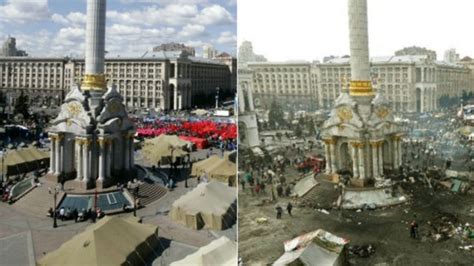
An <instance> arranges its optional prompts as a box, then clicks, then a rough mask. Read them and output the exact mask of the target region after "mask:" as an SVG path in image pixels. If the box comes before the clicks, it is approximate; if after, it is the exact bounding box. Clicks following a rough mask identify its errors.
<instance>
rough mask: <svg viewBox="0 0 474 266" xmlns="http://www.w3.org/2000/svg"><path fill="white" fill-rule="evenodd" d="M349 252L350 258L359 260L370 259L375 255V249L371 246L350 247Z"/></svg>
mask: <svg viewBox="0 0 474 266" xmlns="http://www.w3.org/2000/svg"><path fill="white" fill-rule="evenodd" d="M347 252H348V254H349V256H357V257H359V258H368V257H370V256H371V255H373V254H375V247H374V246H373V245H371V244H369V245H361V246H350V245H349V246H348V247H347Z"/></svg>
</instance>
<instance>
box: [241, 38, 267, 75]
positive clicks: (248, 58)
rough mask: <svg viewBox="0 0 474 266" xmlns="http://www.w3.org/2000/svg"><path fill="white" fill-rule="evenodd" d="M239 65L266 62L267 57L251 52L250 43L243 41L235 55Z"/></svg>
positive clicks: (245, 65) (244, 65)
mask: <svg viewBox="0 0 474 266" xmlns="http://www.w3.org/2000/svg"><path fill="white" fill-rule="evenodd" d="M237 58H238V60H237V61H238V64H239V67H242V68H245V67H247V63H249V62H266V61H267V59H266V58H265V57H264V56H263V55H258V54H255V53H254V52H253V46H252V43H251V42H249V41H244V42H242V44H241V45H240V47H239V54H238V56H237Z"/></svg>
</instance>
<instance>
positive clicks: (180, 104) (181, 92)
mask: <svg viewBox="0 0 474 266" xmlns="http://www.w3.org/2000/svg"><path fill="white" fill-rule="evenodd" d="M181 109H183V90H180V91H178V110H181Z"/></svg>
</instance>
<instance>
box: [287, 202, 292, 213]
mask: <svg viewBox="0 0 474 266" xmlns="http://www.w3.org/2000/svg"><path fill="white" fill-rule="evenodd" d="M286 210H287V211H288V214H289V215H290V216H293V215H291V210H293V205H292V204H291V202H288V205H286Z"/></svg>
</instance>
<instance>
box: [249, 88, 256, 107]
mask: <svg viewBox="0 0 474 266" xmlns="http://www.w3.org/2000/svg"><path fill="white" fill-rule="evenodd" d="M247 97H248V99H249V110H250V111H253V110H255V107H254V106H253V94H252V90H251V89H250V88H247Z"/></svg>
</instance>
